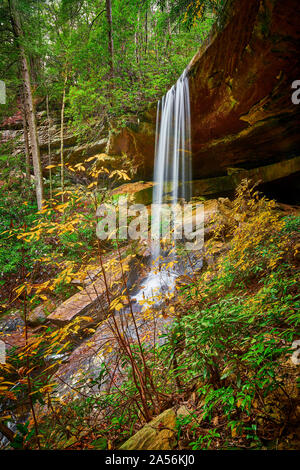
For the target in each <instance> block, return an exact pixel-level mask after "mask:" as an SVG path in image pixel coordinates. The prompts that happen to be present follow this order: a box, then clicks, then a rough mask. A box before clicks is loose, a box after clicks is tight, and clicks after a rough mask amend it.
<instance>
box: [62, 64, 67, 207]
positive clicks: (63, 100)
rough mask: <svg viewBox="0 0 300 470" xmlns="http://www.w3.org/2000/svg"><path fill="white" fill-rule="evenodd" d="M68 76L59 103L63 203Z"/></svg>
mask: <svg viewBox="0 0 300 470" xmlns="http://www.w3.org/2000/svg"><path fill="white" fill-rule="evenodd" d="M67 80H68V74H67V72H66V74H65V78H64V89H63V96H62V103H61V112H60V165H61V166H60V185H61V192H62V194H61V201H62V202H64V191H65V171H64V166H65V162H64V117H65V102H66V86H67Z"/></svg>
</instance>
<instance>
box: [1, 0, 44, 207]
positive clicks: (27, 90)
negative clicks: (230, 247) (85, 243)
mask: <svg viewBox="0 0 300 470" xmlns="http://www.w3.org/2000/svg"><path fill="white" fill-rule="evenodd" d="M9 4H10V9H11V17H12V23H13V27H14V34H15V38H16V40H17V42H18V45H19V50H20V59H21V74H22V80H23V84H24V104H25V108H26V116H27V119H28V129H29V136H30V144H31V152H32V163H33V171H34V179H35V191H36V199H37V206H38V209H39V210H41V209H42V207H43V199H44V187H43V176H42V168H41V158H40V147H39V139H38V133H37V126H36V116H35V108H34V102H33V96H32V89H31V80H30V71H29V65H28V59H27V56H26V53H25V49H24V46H23V44H22V36H23V31H22V27H21V20H20V15H19V12H18V9H17V7H16V0H9Z"/></svg>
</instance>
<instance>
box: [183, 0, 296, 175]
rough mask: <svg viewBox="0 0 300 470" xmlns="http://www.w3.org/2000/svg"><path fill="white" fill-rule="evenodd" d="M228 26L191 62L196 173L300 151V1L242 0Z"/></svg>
mask: <svg viewBox="0 0 300 470" xmlns="http://www.w3.org/2000/svg"><path fill="white" fill-rule="evenodd" d="M232 4H233V8H232V10H231V13H230V15H229V18H228V19H227V23H226V25H225V26H224V28H223V29H222V30H221V31H219V32H215V33H214V35H213V36H212V38H211V40H210V42H209V43H208V45H206V46H205V47H203V48H202V49H201V50H200V51H199V53H198V54H197V55H196V56H195V57H194V59H193V60H192V62H191V63H190V65H189V77H190V95H191V114H192V148H193V176H194V178H205V177H209V176H217V175H222V174H225V173H226V170H227V168H228V167H242V168H248V169H249V168H254V167H256V166H262V165H264V164H268V163H274V162H277V161H280V160H283V159H288V158H291V157H293V156H296V155H297V151H298V150H299V147H300V146H299V143H300V134H299V124H300V115H299V111H300V106H296V105H294V104H293V103H292V101H291V95H292V89H291V85H292V83H293V81H294V80H296V79H300V67H299V40H300V28H299V24H298V17H297V15H296V12H297V9H298V7H299V4H298V1H297V0H286V1H284V2H282V1H280V0H273V1H272V0H251V1H249V0H238V1H237V0H236V1H234V2H232Z"/></svg>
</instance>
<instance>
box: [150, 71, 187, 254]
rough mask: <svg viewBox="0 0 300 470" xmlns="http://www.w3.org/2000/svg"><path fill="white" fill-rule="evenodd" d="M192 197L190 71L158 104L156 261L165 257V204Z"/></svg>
mask: <svg viewBox="0 0 300 470" xmlns="http://www.w3.org/2000/svg"><path fill="white" fill-rule="evenodd" d="M190 197H191V116H190V95H189V81H188V76H187V73H186V71H184V73H183V74H182V75H181V77H180V78H179V79H178V81H177V83H176V84H175V85H173V86H172V88H171V89H170V90H169V91H168V93H167V94H166V95H165V96H164V97H163V98H162V100H161V101H159V102H158V105H157V118H156V143H155V159H154V188H153V201H152V202H153V204H156V205H157V206H156V207H157V210H155V212H154V214H152V226H154V227H155V230H156V231H157V235H158V237H157V238H158V240H157V241H156V242H155V241H154V242H153V243H152V260H153V261H154V262H155V260H156V259H157V258H158V257H159V256H160V254H161V247H160V242H159V239H160V227H161V223H162V211H161V207H162V206H161V205H162V204H163V203H168V204H172V205H175V204H177V203H178V202H179V201H180V200H186V201H188V200H189V199H190Z"/></svg>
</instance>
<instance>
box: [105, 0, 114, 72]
mask: <svg viewBox="0 0 300 470" xmlns="http://www.w3.org/2000/svg"><path fill="white" fill-rule="evenodd" d="M106 18H107V23H108V53H109V59H110V71H111V75H112V77H113V76H114V41H113V27H112V12H111V0H106Z"/></svg>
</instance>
